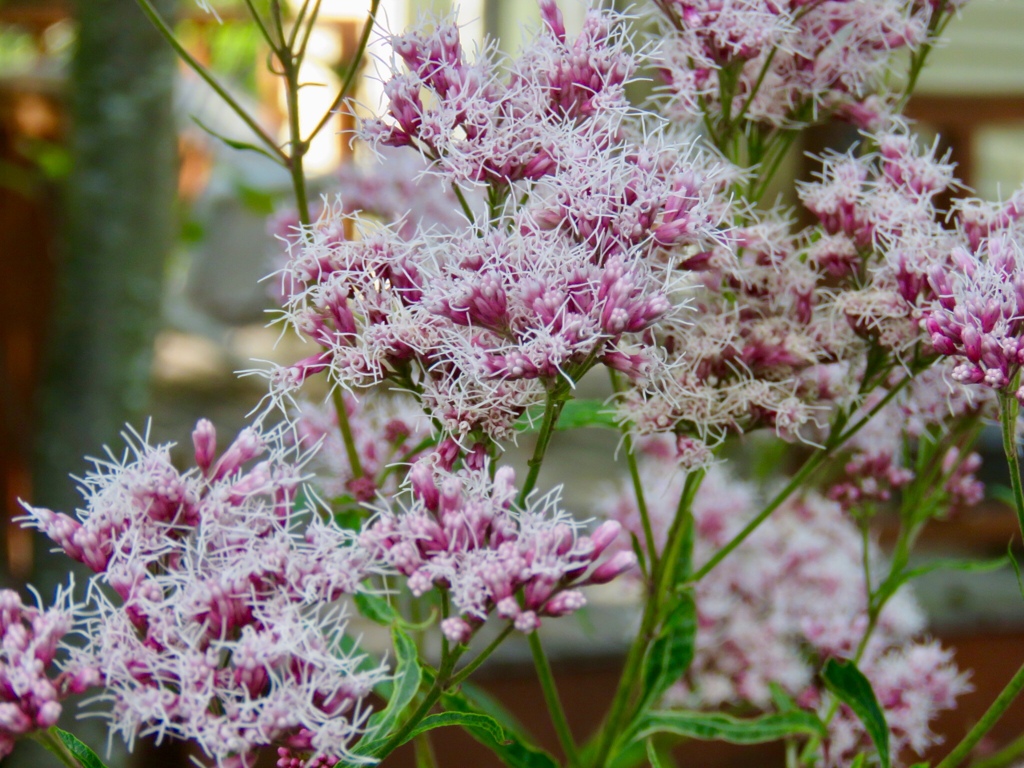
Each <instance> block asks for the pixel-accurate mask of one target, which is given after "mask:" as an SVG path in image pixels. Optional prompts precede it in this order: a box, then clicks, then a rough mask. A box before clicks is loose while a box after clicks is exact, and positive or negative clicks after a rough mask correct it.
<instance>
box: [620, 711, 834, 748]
mask: <svg viewBox="0 0 1024 768" xmlns="http://www.w3.org/2000/svg"><path fill="white" fill-rule="evenodd" d="M656 733H673V734H675V735H677V736H685V737H687V738H691V739H703V740H714V741H728V742H730V743H732V744H761V743H764V742H767V741H778V740H779V739H784V738H786V737H787V736H796V735H801V734H803V735H808V736H824V734H825V726H824V725H822V723H821V720H820V719H819V718H818V716H817V715H815V714H814V713H812V712H804V711H796V712H780V713H773V714H769V715H762V716H761V717H754V718H739V717H733V716H732V715H726V714H723V713H721V712H689V711H682V710H680V711H671V712H651V713H648V714H646V715H643V716H642V717H641V718H640V719H639V721H638V722H637V724H636V725H635V726H634V730H633V733H632V734H631V736H632V738H634V739H646V738H647V737H648V736H653V735H654V734H656Z"/></svg>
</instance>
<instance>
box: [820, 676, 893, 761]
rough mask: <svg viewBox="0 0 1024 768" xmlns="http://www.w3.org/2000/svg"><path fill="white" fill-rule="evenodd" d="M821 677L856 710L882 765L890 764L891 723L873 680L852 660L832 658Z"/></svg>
mask: <svg viewBox="0 0 1024 768" xmlns="http://www.w3.org/2000/svg"><path fill="white" fill-rule="evenodd" d="M821 679H822V681H823V682H824V683H825V686H826V687H827V688H828V689H829V690H830V691H831V692H832V694H833V695H834V696H835V697H836V698H838V699H839V700H840V701H841V702H843V703H844V704H845V705H846V706H848V707H849V708H850V709H852V710H853V713H854V714H855V715H857V717H858V718H859V719H860V721H861V722H862V723H863V724H864V730H866V731H867V733H868V736H869V737H871V741H872V743H873V744H874V745H875V749H876V750H877V751H878V759H879V761H880V762H881V763H882V768H889V766H890V765H891V764H892V761H891V759H890V757H889V726H888V725H887V724H886V722H885V714H884V713H883V712H882V707H881V706H879V704H878V699H877V698H876V697H875V692H874V690H872V688H871V683H870V682H869V681H868V679H867V678H866V677H864V674H863V673H862V672H861V671H860V670H859V669H857V666H856V665H855V664H854V663H853V662H852V661H837V660H836V659H829V660H828V661H827V662H826V663H825V668H824V669H823V670H822V671H821Z"/></svg>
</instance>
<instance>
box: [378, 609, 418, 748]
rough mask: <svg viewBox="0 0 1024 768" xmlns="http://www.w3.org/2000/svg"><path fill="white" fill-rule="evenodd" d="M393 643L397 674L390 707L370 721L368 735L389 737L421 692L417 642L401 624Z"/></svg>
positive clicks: (389, 700) (395, 630)
mask: <svg viewBox="0 0 1024 768" xmlns="http://www.w3.org/2000/svg"><path fill="white" fill-rule="evenodd" d="M391 642H392V643H393V644H394V646H395V674H394V676H393V678H392V686H391V695H390V697H389V698H388V703H387V706H386V707H385V708H384V709H382V710H381V711H380V712H377V713H375V714H374V715H373V716H372V717H371V718H370V721H369V723H368V724H367V733H370V734H384V735H387V733H388V732H389V731H390V730H391V729H392V728H393V727H394V725H395V724H396V723H397V722H398V720H399V718H400V717H401V716H402V713H403V712H404V711H405V709H406V707H408V706H409V704H410V703H411V702H412V700H413V699H414V698H416V693H417V691H419V689H420V680H421V679H422V670H421V669H420V663H419V658H418V654H417V652H416V643H414V642H413V640H412V638H411V637H409V635H408V634H406V632H405V630H403V629H402V628H401V627H399V626H398V625H397V624H396V625H395V626H393V627H392V628H391Z"/></svg>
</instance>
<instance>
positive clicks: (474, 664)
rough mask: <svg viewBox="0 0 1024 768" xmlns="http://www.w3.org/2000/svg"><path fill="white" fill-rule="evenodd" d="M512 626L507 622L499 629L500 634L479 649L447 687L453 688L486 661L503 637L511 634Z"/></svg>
mask: <svg viewBox="0 0 1024 768" xmlns="http://www.w3.org/2000/svg"><path fill="white" fill-rule="evenodd" d="M514 626H515V625H514V624H511V623H509V625H508V626H506V627H505V628H504V629H503V630H502V631H501V634H500V635H498V636H497V637H496V638H494V639H493V640H492V641H491V643H490V645H488V646H487V647H486V648H484V649H483V650H482V651H480V653H479V654H477V657H476V658H475V659H473V660H472V661H471V662H469V664H467V665H466V666H464V667H463V668H462V669H460V670H459V673H458V674H457V675H455V676H454V677H453V678H452V679H451V681H450V682H449V683H448V688H454V687H455V686H457V685H459V684H460V683H462V681H463V680H465V679H466V678H467V677H469V676H470V675H472V674H473V673H474V672H476V670H477V668H479V666H480V665H481V664H483V663H484V662H485V661H487V658H488V657H489V656H490V655H491V654H492V653H494V651H495V650H496V649H497V647H498V646H499V645H501V644H502V642H504V640H505V638H506V637H508V636H509V635H510V634H511V632H512V629H513V627H514Z"/></svg>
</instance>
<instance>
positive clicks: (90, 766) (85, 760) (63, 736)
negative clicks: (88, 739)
mask: <svg viewBox="0 0 1024 768" xmlns="http://www.w3.org/2000/svg"><path fill="white" fill-rule="evenodd" d="M53 732H54V733H56V734H57V738H58V739H60V740H61V743H62V744H63V745H64V746H65V747H66V748H67V750H68V752H70V753H71V754H72V755H74V757H75V760H77V761H78V762H80V763H81V764H82V768H107V767H106V766H105V765H104V764H103V761H102V760H100V759H99V757H98V756H97V755H96V753H95V752H93V751H92V749H91V748H90V747H89V745H87V744H86V743H85V742H83V741H82V740H80V739H79V738H78V737H77V736H75V734H73V733H68V732H67V731H62V730H61V729H60V728H57V727H54V728H53Z"/></svg>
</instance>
